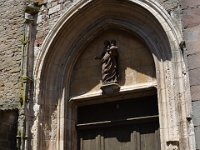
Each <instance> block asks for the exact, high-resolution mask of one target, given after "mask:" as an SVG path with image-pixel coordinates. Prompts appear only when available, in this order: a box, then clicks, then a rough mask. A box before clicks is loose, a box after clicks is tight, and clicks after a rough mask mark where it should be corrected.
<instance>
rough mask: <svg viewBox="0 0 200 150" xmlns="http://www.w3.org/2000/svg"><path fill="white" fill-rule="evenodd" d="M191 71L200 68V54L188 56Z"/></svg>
mask: <svg viewBox="0 0 200 150" xmlns="http://www.w3.org/2000/svg"><path fill="white" fill-rule="evenodd" d="M188 67H189V70H191V69H195V68H200V52H199V53H195V54H193V55H189V56H188Z"/></svg>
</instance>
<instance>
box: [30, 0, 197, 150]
mask: <svg viewBox="0 0 200 150" xmlns="http://www.w3.org/2000/svg"><path fill="white" fill-rule="evenodd" d="M95 10H98V11H95ZM111 28H112V29H113V28H115V29H122V30H126V31H128V32H130V33H133V34H135V35H137V36H138V37H140V38H141V39H142V40H143V41H144V42H145V44H146V45H147V46H148V48H149V49H150V50H151V54H152V56H153V59H154V63H155V69H156V79H157V85H156V86H157V93H158V106H159V118H160V132H161V135H160V136H161V145H162V150H165V149H167V147H170V146H171V145H173V144H175V145H174V146H177V147H179V148H180V149H188V150H190V149H192V145H194V143H193V142H194V141H193V140H192V138H193V137H192V136H189V135H188V133H189V130H190V131H191V130H193V129H192V128H191V125H190V124H191V123H192V122H188V121H187V119H186V118H188V117H190V111H191V110H190V105H191V104H190V98H189V94H188V92H189V91H188V76H187V73H186V71H185V65H184V61H183V56H182V54H181V51H180V48H179V43H180V41H181V34H180V33H179V30H178V29H176V28H175V27H174V25H173V23H172V21H171V19H170V17H169V16H168V14H167V13H166V12H165V11H164V9H162V7H161V6H160V5H158V3H156V2H155V1H151V2H146V1H144V2H141V1H137V0H125V1H119V0H98V1H97V0H91V1H87V0H83V1H80V2H77V3H76V4H74V5H73V6H72V7H71V8H70V9H69V10H68V11H67V12H66V13H65V15H64V16H63V17H61V18H60V20H59V21H58V22H57V24H56V25H55V27H54V28H53V30H52V31H51V32H50V33H49V35H48V36H47V37H46V40H45V42H44V44H43V47H42V50H41V53H40V54H39V55H38V59H37V62H36V66H35V79H36V80H35V81H36V84H35V88H36V96H35V99H36V104H37V105H39V106H40V111H39V113H38V114H37V115H36V121H35V128H36V131H35V132H34V133H33V134H34V135H35V138H34V139H33V141H34V140H35V145H36V147H37V148H38V149H42V147H43V146H45V141H46V140H47V139H48V140H52V141H54V142H53V143H55V145H56V149H65V148H71V144H70V143H71V142H72V139H73V137H72V134H66V133H69V132H72V131H73V129H72V128H73V120H75V119H74V118H72V117H71V116H70V115H69V114H70V112H71V110H70V109H71V108H72V107H71V106H70V103H68V102H69V100H70V92H69V91H70V78H71V76H72V71H73V67H74V65H75V64H76V62H77V60H78V58H79V56H80V54H81V53H83V51H82V50H84V47H86V46H87V45H88V44H89V43H90V42H91V41H92V40H93V39H94V38H96V37H97V36H98V35H99V34H100V33H102V32H104V31H105V30H107V29H111ZM177 109H178V111H177ZM66 126H67V127H66ZM45 131H50V133H52V134H53V135H48V133H45ZM51 138H52V139H51ZM45 149H47V146H46V147H45Z"/></svg>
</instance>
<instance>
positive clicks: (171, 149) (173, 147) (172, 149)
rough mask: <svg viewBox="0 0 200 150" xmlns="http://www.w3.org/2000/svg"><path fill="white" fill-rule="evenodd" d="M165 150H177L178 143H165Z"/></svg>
mask: <svg viewBox="0 0 200 150" xmlns="http://www.w3.org/2000/svg"><path fill="white" fill-rule="evenodd" d="M167 150H179V141H167Z"/></svg>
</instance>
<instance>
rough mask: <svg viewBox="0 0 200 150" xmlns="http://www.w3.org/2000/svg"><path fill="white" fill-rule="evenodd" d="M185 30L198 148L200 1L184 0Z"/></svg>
mask: <svg viewBox="0 0 200 150" xmlns="http://www.w3.org/2000/svg"><path fill="white" fill-rule="evenodd" d="M182 11H183V31H184V39H185V41H186V47H187V51H186V52H185V53H186V56H187V61H188V71H189V78H190V88H191V97H192V106H193V121H194V126H195V134H196V144H197V149H200V140H199V139H200V42H199V39H200V17H199V15H200V1H198V0H183V4H182Z"/></svg>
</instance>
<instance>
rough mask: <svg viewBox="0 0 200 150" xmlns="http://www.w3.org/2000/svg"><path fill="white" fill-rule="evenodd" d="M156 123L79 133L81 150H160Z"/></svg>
mask: <svg viewBox="0 0 200 150" xmlns="http://www.w3.org/2000/svg"><path fill="white" fill-rule="evenodd" d="M159 139H160V138H159V130H158V126H157V125H156V124H155V123H148V124H140V125H139V126H136V125H129V126H126V125H125V126H118V127H108V128H102V129H92V130H89V129H88V130H83V131H79V145H80V147H79V150H160V140H159Z"/></svg>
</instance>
